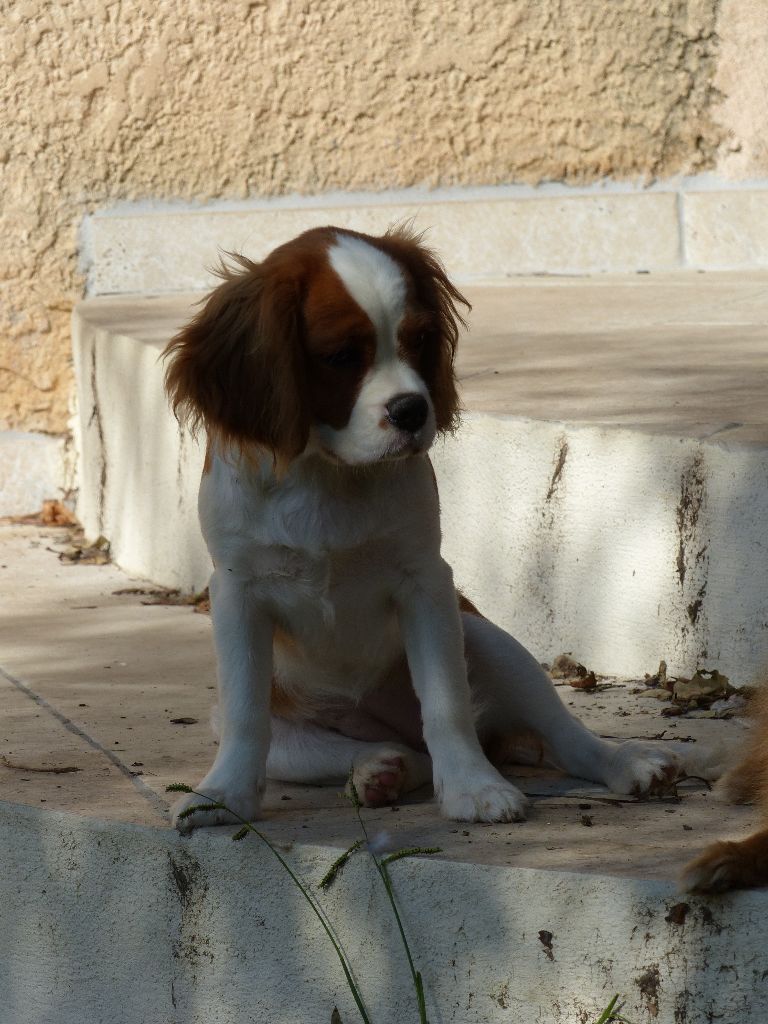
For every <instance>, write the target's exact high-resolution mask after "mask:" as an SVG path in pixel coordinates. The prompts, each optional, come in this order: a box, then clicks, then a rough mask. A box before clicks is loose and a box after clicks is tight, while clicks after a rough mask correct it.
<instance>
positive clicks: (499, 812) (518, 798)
mask: <svg viewBox="0 0 768 1024" xmlns="http://www.w3.org/2000/svg"><path fill="white" fill-rule="evenodd" d="M441 805H442V809H443V813H444V814H445V816H446V817H448V818H452V819H453V820H454V821H483V822H489V823H490V822H495V821H507V822H511V821H525V810H526V807H527V805H528V800H527V798H526V796H525V794H524V793H521V792H520V790H519V789H516V788H515V786H513V785H512V784H511V783H509V782H505V781H504V780H501V781H500V782H490V783H485V784H484V785H480V786H478V787H477V788H476V789H472V790H464V791H457V792H452V793H448V792H444V793H443V798H442V801H441Z"/></svg>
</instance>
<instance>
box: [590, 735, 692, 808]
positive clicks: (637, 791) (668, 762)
mask: <svg viewBox="0 0 768 1024" xmlns="http://www.w3.org/2000/svg"><path fill="white" fill-rule="evenodd" d="M680 774H681V766H680V762H679V760H678V758H677V756H676V755H675V754H674V753H673V752H672V751H671V750H664V749H663V748H662V747H658V746H653V745H652V744H650V743H643V742H637V741H634V740H630V741H628V742H626V743H622V744H621V746H620V747H619V748H618V750H617V751H616V754H615V756H614V758H613V760H612V763H611V771H610V776H609V778H608V779H607V780H606V782H607V783H608V785H609V787H610V788H611V789H612V790H613V792H614V793H623V794H627V795H629V796H636V797H640V798H646V797H653V796H664V795H665V794H666V793H670V792H672V790H673V787H674V784H675V782H676V780H677V779H679V778H680Z"/></svg>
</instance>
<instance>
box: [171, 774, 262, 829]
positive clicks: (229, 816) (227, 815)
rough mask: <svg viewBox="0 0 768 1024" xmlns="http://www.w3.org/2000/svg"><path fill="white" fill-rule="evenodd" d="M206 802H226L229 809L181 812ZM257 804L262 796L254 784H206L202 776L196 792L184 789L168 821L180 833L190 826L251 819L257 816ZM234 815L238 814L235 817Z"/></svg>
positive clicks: (234, 822) (200, 826)
mask: <svg viewBox="0 0 768 1024" xmlns="http://www.w3.org/2000/svg"><path fill="white" fill-rule="evenodd" d="M198 794H202V795H198ZM209 802H210V803H212V804H226V806H227V808H228V810H224V809H223V808H220V807H217V808H214V809H212V810H210V811H195V812H194V813H193V814H187V815H185V814H184V812H185V811H186V810H188V808H190V807H197V806H200V805H203V804H205V803H209ZM260 807H261V799H260V796H259V792H258V787H256V786H254V787H253V789H252V790H245V791H244V790H234V789H232V788H229V787H224V786H210V785H206V782H205V780H203V781H202V782H201V783H200V786H199V787H198V790H197V793H185V794H184V796H182V797H180V799H178V800H177V801H176V803H175V804H174V805H173V807H171V822H172V824H173V825H174V826H175V827H176V828H177V829H178V830H179V832H181V834H182V835H189V833H190V832H191V831H192V830H193V829H196V828H205V827H206V826H208V825H232V824H242V822H241V820H240V819H241V818H244V819H245V820H246V821H252V820H253V819H254V818H257V817H258V815H259V810H260ZM231 812H234V813H231ZM237 815H240V817H239V818H238V817H237Z"/></svg>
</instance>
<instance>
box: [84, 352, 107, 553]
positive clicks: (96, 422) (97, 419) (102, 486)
mask: <svg viewBox="0 0 768 1024" xmlns="http://www.w3.org/2000/svg"><path fill="white" fill-rule="evenodd" d="M91 397H92V399H93V405H92V407H91V415H90V418H89V420H88V426H89V427H91V426H95V427H96V434H97V436H98V439H99V461H100V463H101V470H100V473H99V533H101V532H102V530H103V529H104V500H105V494H106V490H107V450H106V446H105V444H104V424H103V423H102V421H101V404H100V402H99V389H98V383H97V375H96V344H95V342H94V345H93V347H92V348H91Z"/></svg>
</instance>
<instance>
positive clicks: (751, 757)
mask: <svg viewBox="0 0 768 1024" xmlns="http://www.w3.org/2000/svg"><path fill="white" fill-rule="evenodd" d="M752 713H753V716H754V719H755V724H754V728H753V733H752V737H751V740H750V743H749V747H748V749H747V753H746V755H745V757H744V760H743V761H741V763H740V764H738V765H737V766H736V767H735V768H733V769H732V770H731V771H730V772H729V773H728V774H727V775H726V776H725V777H724V778H723V779H722V781H721V782H720V784H719V789H720V791H721V793H722V794H723V795H724V796H726V797H727V798H729V799H731V800H733V801H734V802H735V803H750V802H752V801H755V802H756V803H758V804H759V806H760V808H761V810H762V813H763V816H764V818H765V819H766V822H767V824H766V826H765V827H764V828H763V829H761V830H760V831H758V832H755V833H754V834H753V835H751V836H749V837H748V838H747V839H743V840H741V841H740V842H717V843H712V844H711V845H710V846H708V847H707V848H706V850H704V852H703V853H702V854H701V855H700V856H699V857H697V858H696V860H694V861H691V863H690V864H688V865H687V867H686V868H685V876H686V877H687V878H691V879H693V880H694V884H695V888H697V889H698V890H700V891H702V892H723V891H725V890H727V889H744V888H750V887H752V886H758V885H768V684H766V683H764V684H763V687H762V691H761V692H760V693H759V694H758V696H757V697H755V699H754V707H753V712H752Z"/></svg>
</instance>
